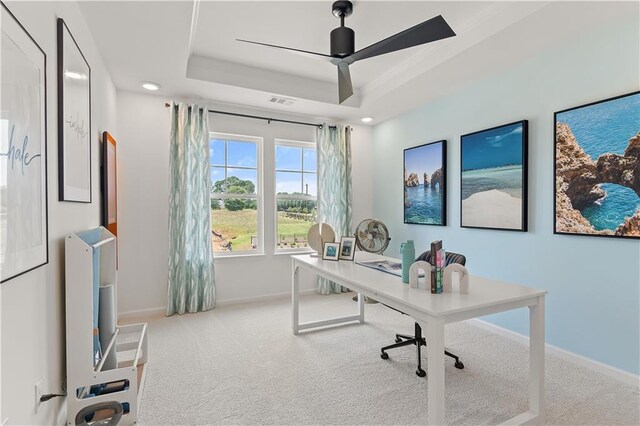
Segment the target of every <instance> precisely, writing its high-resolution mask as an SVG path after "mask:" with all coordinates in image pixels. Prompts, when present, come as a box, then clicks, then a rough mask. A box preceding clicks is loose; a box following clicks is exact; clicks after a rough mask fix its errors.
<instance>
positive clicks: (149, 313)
mask: <svg viewBox="0 0 640 426" xmlns="http://www.w3.org/2000/svg"><path fill="white" fill-rule="evenodd" d="M314 292H315V290H314V289H312V288H311V289H306V290H300V294H301V295H304V294H310V293H314ZM289 297H291V292H290V291H288V292H284V293H275V294H267V295H264V296H251V297H240V298H237V299H227V300H220V301H216V306H229V305H239V304H243V303H256V302H262V301H267V300H277V299H284V298H289ZM166 312H167V307H166V306H159V307H157V308H148V309H139V310H135V311H126V312H121V313H120V314H119V315H118V320H120V321H122V320H128V319H131V318H138V317H153V316H158V315H164V314H165V313H166ZM0 426H2V425H0Z"/></svg>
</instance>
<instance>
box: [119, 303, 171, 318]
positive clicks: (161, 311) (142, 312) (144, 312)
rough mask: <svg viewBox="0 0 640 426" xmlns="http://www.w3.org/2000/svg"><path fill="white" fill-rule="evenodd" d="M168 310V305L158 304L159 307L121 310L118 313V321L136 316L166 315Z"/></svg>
mask: <svg viewBox="0 0 640 426" xmlns="http://www.w3.org/2000/svg"><path fill="white" fill-rule="evenodd" d="M166 312H167V307H166V306H158V307H157V308H148V309H138V310H136V311H126V312H120V313H119V314H118V321H122V320H127V319H130V318H134V317H136V318H137V317H157V316H161V315H165V314H166Z"/></svg>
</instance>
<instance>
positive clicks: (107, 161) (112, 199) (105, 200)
mask: <svg viewBox="0 0 640 426" xmlns="http://www.w3.org/2000/svg"><path fill="white" fill-rule="evenodd" d="M116 154H117V151H116V140H115V139H114V138H113V136H111V135H110V134H109V132H104V133H102V179H101V182H102V226H104V227H105V228H107V229H108V230H109V232H111V233H112V234H113V235H115V236H118V173H117V172H118V167H117V165H118V164H117V163H118V161H117V155H116Z"/></svg>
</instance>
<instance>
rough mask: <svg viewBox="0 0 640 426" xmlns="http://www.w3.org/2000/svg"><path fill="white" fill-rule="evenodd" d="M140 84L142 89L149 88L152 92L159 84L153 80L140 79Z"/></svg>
mask: <svg viewBox="0 0 640 426" xmlns="http://www.w3.org/2000/svg"><path fill="white" fill-rule="evenodd" d="M140 84H142V87H143V88H144V89H147V90H151V91H152V92H155V91H156V90H158V89H159V88H160V85H159V84H158V83H154V82H153V81H141V82H140Z"/></svg>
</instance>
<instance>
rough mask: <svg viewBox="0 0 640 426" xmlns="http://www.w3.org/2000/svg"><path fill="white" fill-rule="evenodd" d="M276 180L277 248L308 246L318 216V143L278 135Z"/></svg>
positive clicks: (296, 248)
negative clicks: (309, 236) (310, 229)
mask: <svg viewBox="0 0 640 426" xmlns="http://www.w3.org/2000/svg"><path fill="white" fill-rule="evenodd" d="M275 184H276V185H275V186H276V187H275V193H276V227H275V228H276V239H275V241H276V251H283V250H299V249H305V248H307V247H308V243H307V232H308V231H309V228H310V227H311V225H313V224H314V223H315V222H316V216H317V202H316V200H317V194H318V168H317V156H316V145H315V144H314V143H311V142H296V141H287V140H280V139H276V140H275Z"/></svg>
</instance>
